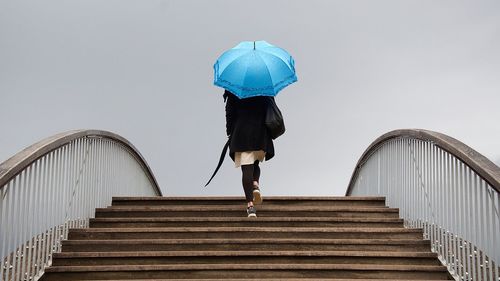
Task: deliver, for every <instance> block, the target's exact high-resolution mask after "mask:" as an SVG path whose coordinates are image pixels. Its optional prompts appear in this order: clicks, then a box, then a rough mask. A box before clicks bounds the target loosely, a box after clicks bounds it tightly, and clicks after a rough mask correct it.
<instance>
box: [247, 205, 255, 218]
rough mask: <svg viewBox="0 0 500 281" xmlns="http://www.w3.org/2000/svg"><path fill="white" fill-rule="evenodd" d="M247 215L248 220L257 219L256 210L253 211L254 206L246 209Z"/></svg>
mask: <svg viewBox="0 0 500 281" xmlns="http://www.w3.org/2000/svg"><path fill="white" fill-rule="evenodd" d="M247 215H248V217H249V218H255V217H257V210H255V207H254V206H251V207H248V208H247Z"/></svg>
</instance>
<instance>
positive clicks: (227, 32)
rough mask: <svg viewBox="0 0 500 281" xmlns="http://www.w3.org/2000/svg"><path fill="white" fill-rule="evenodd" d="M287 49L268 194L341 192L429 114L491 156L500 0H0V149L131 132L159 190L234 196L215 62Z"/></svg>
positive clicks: (498, 147) (496, 155) (499, 148)
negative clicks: (376, 151) (250, 48)
mask: <svg viewBox="0 0 500 281" xmlns="http://www.w3.org/2000/svg"><path fill="white" fill-rule="evenodd" d="M243 40H266V41H268V42H270V43H271V44H275V45H278V46H280V47H283V48H285V49H286V50H288V51H289V52H290V53H291V54H292V55H293V57H294V59H295V62H296V69H297V76H298V79H299V81H298V82H297V83H295V84H293V85H291V86H289V87H288V88H286V89H285V90H283V91H282V92H281V93H280V94H279V95H278V97H277V103H278V105H279V106H280V107H281V109H282V111H283V114H284V116H285V123H286V127H287V132H286V133H285V135H283V136H282V137H280V138H279V139H278V140H277V141H276V143H275V148H276V157H275V159H273V160H271V161H269V162H268V163H263V165H262V179H261V186H262V190H263V193H264V195H342V194H344V192H345V189H346V187H347V183H348V181H349V178H350V176H351V173H352V170H353V168H354V165H355V164H356V162H357V160H358V158H359V157H360V155H361V154H362V152H363V151H364V150H365V149H366V147H367V146H368V145H369V144H370V143H371V142H372V141H373V140H374V139H376V138H377V137H379V136H380V135H382V134H384V133H386V132H388V131H391V130H394V129H401V128H424V129H429V130H435V131H439V132H442V133H445V134H448V135H450V136H452V137H455V138H457V139H459V140H461V141H463V142H464V143H466V144H468V145H469V146H471V147H473V148H474V149H476V150H478V151H479V152H481V153H483V154H484V155H485V156H487V157H489V158H490V159H492V160H493V161H495V162H496V163H497V164H498V163H500V123H499V121H498V120H500V51H499V50H500V1H498V0H493V1H477V0H474V1H457V0H428V1H427V0H418V1H400V0H394V1H374V0H366V1H357V0H349V1H312V0H307V1H289V0H286V1H285V0H283V1H269V0H265V1H257V0H254V1H234V0H227V1H213V0H212V1H201V0H200V1H188V0H178V1H168V0H144V1H136V0H134V1H129V0H112V1H110V0H78V1H75V0H57V1H56V0H44V1H25V0H0V121H1V126H2V128H1V130H0V162H1V161H3V160H6V159H7V158H9V157H10V156H12V155H13V154H15V153H16V152H18V151H20V150H21V149H23V148H24V147H26V146H28V145H30V144H32V143H34V142H36V141H38V140H40V139H42V138H45V137H47V136H50V135H52V134H55V133H59V132H62V131H66V130H70V129H82V128H89V129H103V130H109V131H112V132H115V133H118V134H120V135H122V136H124V137H125V138H127V139H128V140H130V141H131V142H132V143H133V144H134V145H135V146H136V147H137V148H138V149H139V150H140V151H141V153H142V154H143V155H144V156H145V158H146V160H147V161H148V163H149V164H150V166H151V167H152V169H153V171H154V174H155V175H156V177H157V179H158V181H159V183H160V185H161V187H162V189H163V192H164V194H165V195H167V196H168V195H242V194H243V191H242V188H241V180H240V173H241V172H240V171H239V170H237V169H235V168H234V164H233V163H232V161H231V160H230V159H229V158H226V162H225V163H224V165H223V167H222V168H221V171H220V172H219V174H218V175H217V177H216V178H215V179H214V180H213V182H212V184H211V185H210V186H209V187H208V188H206V189H204V188H203V184H204V183H205V182H206V180H207V179H208V178H209V176H210V175H211V173H212V171H213V169H214V168H215V165H216V164H217V161H218V157H219V154H220V150H221V149H222V146H223V144H224V142H225V140H226V136H225V118H224V104H223V101H222V93H223V90H221V89H220V88H217V87H214V86H213V85H212V82H213V70H212V65H213V63H214V61H215V60H216V59H217V57H218V56H219V55H220V54H221V53H222V52H223V51H225V50H226V49H229V48H231V47H233V46H235V45H236V44H238V43H239V42H240V41H243Z"/></svg>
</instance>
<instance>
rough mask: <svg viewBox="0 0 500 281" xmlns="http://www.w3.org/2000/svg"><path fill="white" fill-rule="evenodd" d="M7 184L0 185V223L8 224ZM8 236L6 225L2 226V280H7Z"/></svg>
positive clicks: (0, 230)
mask: <svg viewBox="0 0 500 281" xmlns="http://www.w3.org/2000/svg"><path fill="white" fill-rule="evenodd" d="M6 197H7V185H4V186H0V225H7V224H6V223H7V222H6V219H5V217H4V216H5V215H6V213H7V212H6V209H7V204H6V203H7V199H6ZM6 237H7V230H6V227H2V228H0V280H7V278H5V277H4V273H5V258H6V254H5V239H6Z"/></svg>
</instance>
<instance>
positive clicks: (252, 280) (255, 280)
mask: <svg viewBox="0 0 500 281" xmlns="http://www.w3.org/2000/svg"><path fill="white" fill-rule="evenodd" d="M133 280H134V281H151V280H152V279H133ZM220 280H221V279H205V278H204V279H157V278H155V279H154V281H220ZM224 280H225V281H262V280H265V281H374V280H384V281H415V280H416V279H386V278H384V279H373V278H371V279H338V278H286V279H283V278H265V279H262V278H224ZM418 280H420V281H422V280H424V279H418ZM425 280H427V279H425ZM429 280H430V279H429ZM444 280H446V281H449V279H432V281H444ZM93 281H104V280H100V279H99V280H97V279H94V280H93ZM106 281H130V279H106Z"/></svg>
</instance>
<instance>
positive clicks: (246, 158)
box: [234, 150, 266, 168]
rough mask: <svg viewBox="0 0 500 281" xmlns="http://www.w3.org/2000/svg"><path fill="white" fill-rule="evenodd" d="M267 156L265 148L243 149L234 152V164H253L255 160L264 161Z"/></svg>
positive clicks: (239, 165)
mask: <svg viewBox="0 0 500 281" xmlns="http://www.w3.org/2000/svg"><path fill="white" fill-rule="evenodd" d="M265 157H266V152H265V151H264V150H256V151H243V152H235V153H234V164H235V166H236V168H239V167H241V165H251V164H253V163H254V162H255V161H257V160H259V162H262V161H264V159H265Z"/></svg>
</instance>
